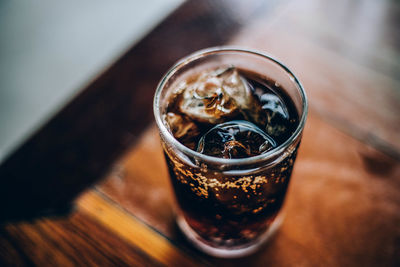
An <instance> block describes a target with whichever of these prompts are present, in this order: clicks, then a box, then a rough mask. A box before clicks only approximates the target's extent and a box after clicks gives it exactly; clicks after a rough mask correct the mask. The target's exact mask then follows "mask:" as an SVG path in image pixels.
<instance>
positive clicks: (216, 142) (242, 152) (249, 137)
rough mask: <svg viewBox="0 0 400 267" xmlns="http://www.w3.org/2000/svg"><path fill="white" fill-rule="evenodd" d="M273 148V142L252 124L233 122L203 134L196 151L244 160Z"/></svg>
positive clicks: (222, 124) (239, 121)
mask: <svg viewBox="0 0 400 267" xmlns="http://www.w3.org/2000/svg"><path fill="white" fill-rule="evenodd" d="M275 146H276V144H275V141H274V140H273V139H272V138H271V137H269V136H268V135H267V134H266V133H265V132H263V131H262V130H261V129H260V128H258V127H257V126H256V125H254V124H253V123H250V122H248V121H241V120H235V121H230V122H225V123H221V124H218V125H216V126H215V127H213V128H212V129H211V130H209V131H208V132H207V133H206V134H204V135H203V136H202V137H201V138H200V140H199V143H198V146H197V151H198V152H200V153H202V154H206V155H209V156H214V157H219V158H246V157H252V156H256V155H259V154H261V153H264V152H266V151H268V150H270V149H272V148H274V147H275Z"/></svg>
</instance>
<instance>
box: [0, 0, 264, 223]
mask: <svg viewBox="0 0 400 267" xmlns="http://www.w3.org/2000/svg"><path fill="white" fill-rule="evenodd" d="M232 4H234V5H232ZM236 4H238V5H239V1H234V2H232V1H211V0H207V1H200V2H199V1H188V2H186V3H185V4H183V6H181V7H180V8H179V9H178V10H177V11H176V12H174V13H173V14H172V15H171V16H170V17H169V18H167V19H166V20H165V21H164V22H163V23H162V24H161V25H160V26H159V27H157V28H156V29H155V30H154V31H153V32H152V33H150V34H149V35H148V36H147V37H146V38H144V39H143V40H142V41H141V42H139V43H138V44H137V45H136V46H135V47H133V48H132V49H131V50H129V51H128V52H127V53H126V54H125V55H124V56H123V57H122V58H121V59H120V60H118V61H117V62H116V63H115V64H114V65H113V66H112V67H110V68H109V69H108V70H107V71H105V73H103V74H102V75H101V76H100V77H99V78H98V79H96V80H95V81H94V82H93V83H92V84H91V85H89V86H88V88H86V89H85V90H84V91H83V92H82V93H81V94H80V95H79V96H77V97H76V98H75V99H74V100H73V101H72V102H71V103H70V104H68V105H67V107H66V108H64V109H63V110H62V111H61V112H60V113H59V114H57V115H56V116H55V117H54V118H53V119H52V120H51V121H50V122H49V123H48V124H47V125H46V126H44V127H43V128H42V129H41V130H39V131H38V132H37V133H36V134H35V135H34V136H33V137H32V138H30V139H29V140H28V141H27V142H26V143H25V144H24V145H23V146H22V147H21V148H20V149H18V150H17V151H16V152H15V153H14V154H13V155H11V156H10V157H9V158H8V159H7V160H6V161H5V162H4V163H3V164H2V165H1V166H0V211H1V212H0V222H1V221H5V220H17V219H21V218H29V217H35V216H39V215H46V214H49V213H53V212H54V210H58V211H59V212H65V211H68V209H69V204H68V203H69V202H70V201H71V200H72V199H73V198H74V197H75V196H76V195H77V194H78V193H79V192H81V191H82V190H83V189H84V188H86V187H87V186H88V185H89V184H91V183H93V182H94V181H96V180H97V179H99V178H100V177H101V176H102V175H103V174H104V173H105V171H106V170H107V169H108V168H109V166H110V164H111V163H112V162H113V161H115V160H116V159H117V157H118V156H120V155H121V153H122V152H123V151H125V150H126V149H127V148H128V147H129V146H130V145H131V144H132V143H134V142H135V140H136V138H137V136H138V135H139V134H140V133H141V131H142V129H143V127H144V126H145V125H147V123H148V122H149V121H151V119H152V98H153V93H154V90H155V87H156V85H157V82H158V81H159V79H160V78H161V76H162V74H163V73H164V72H165V71H166V70H167V69H168V68H169V67H170V66H171V65H172V64H173V63H174V62H175V61H176V60H178V59H179V58H181V57H183V56H184V55H186V54H188V53H190V52H192V51H194V50H198V49H200V48H204V47H208V46H214V45H220V44H223V43H226V42H227V41H228V40H229V39H230V38H231V36H232V35H233V34H234V33H235V32H237V30H238V29H239V28H240V26H241V25H242V23H244V22H245V21H247V20H250V19H251V18H252V17H253V15H254V14H256V13H257V12H258V10H259V8H260V7H262V8H263V10H266V9H268V8H269V6H270V5H271V4H266V3H264V2H263V1H259V0H253V1H249V2H248V3H246V5H244V4H240V7H241V9H240V10H238V9H237V8H236V7H235V5H236Z"/></svg>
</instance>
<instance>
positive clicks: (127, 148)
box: [0, 0, 400, 266]
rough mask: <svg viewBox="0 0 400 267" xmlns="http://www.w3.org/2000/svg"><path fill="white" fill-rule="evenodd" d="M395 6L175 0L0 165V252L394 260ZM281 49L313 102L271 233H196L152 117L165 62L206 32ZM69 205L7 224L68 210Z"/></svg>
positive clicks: (121, 262) (39, 261) (309, 0)
mask: <svg viewBox="0 0 400 267" xmlns="http://www.w3.org/2000/svg"><path fill="white" fill-rule="evenodd" d="M399 15H400V4H399V3H398V2H396V1H373V0H362V1H356V2H355V1H345V0H339V1H317V0H300V1H262V0H251V1H239V0H237V1H236V0H235V1H228V0H226V1H224V0H218V1H211V0H209V1H194V0H189V1H187V2H185V4H183V5H182V6H181V7H180V8H179V9H177V10H176V11H175V12H174V13H173V14H172V15H171V16H169V17H168V18H167V19H166V20H165V21H164V22H163V23H161V24H160V25H159V26H158V27H157V28H156V29H155V30H154V31H152V32H151V33H150V34H149V35H148V36H146V37H145V38H144V39H143V40H142V41H141V42H140V43H138V44H137V45H135V46H134V47H132V49H131V50H130V51H128V53H127V54H126V55H124V56H123V57H122V58H121V59H120V60H119V61H118V62H116V63H115V64H114V65H113V66H112V67H110V69H109V70H107V71H106V72H105V73H104V74H103V75H101V76H100V77H99V78H98V79H97V80H96V81H94V82H93V84H91V85H90V86H89V87H88V88H87V89H86V90H85V91H84V92H83V93H82V94H81V95H79V96H78V97H77V98H76V99H74V100H73V101H72V102H71V103H70V104H69V105H68V106H67V107H66V108H65V109H64V110H63V111H61V112H60V113H59V114H58V115H56V116H55V117H54V118H53V119H52V121H50V122H49V124H48V125H46V126H45V127H44V128H43V129H41V130H40V131H39V132H38V133H37V134H36V135H35V136H34V137H33V138H32V139H31V140H29V141H28V142H27V143H26V144H25V145H24V146H22V147H21V148H20V149H19V150H18V151H16V153H14V155H12V156H11V157H10V158H9V159H8V160H7V161H6V162H5V164H3V165H2V166H0V203H2V204H0V211H1V213H0V221H3V224H2V225H1V226H0V266H36V265H38V266H125V265H127V266H159V265H165V266H194V265H201V266H207V265H209V266H400V193H399V192H400V156H399V155H400V135H399V130H400V128H399V127H400V115H399V114H400V104H399V103H400V85H399V84H400V79H399V77H400V63H399V62H400V61H399V60H398V59H399V58H400V27H399V21H398V18H399ZM221 44H231V45H241V46H245V47H250V48H255V49H259V50H261V51H264V52H266V53H269V54H272V55H274V56H275V57H277V58H279V59H281V60H282V61H283V62H285V63H286V64H287V65H288V67H289V68H291V69H292V71H293V72H294V73H295V74H296V75H297V76H298V77H299V78H300V80H301V81H302V83H303V85H304V86H305V88H306V91H307V93H308V96H309V102H310V113H309V118H308V121H307V124H306V128H305V131H304V136H303V141H302V144H301V147H300V150H299V154H298V158H297V161H296V164H295V167H294V171H293V175H292V179H291V182H290V186H289V192H288V194H287V199H286V201H285V205H284V212H285V213H286V218H285V220H284V223H283V225H282V227H281V228H280V230H279V231H278V233H277V234H276V236H275V237H274V238H273V239H272V240H271V242H269V243H268V244H267V245H266V246H264V247H263V248H262V249H261V250H260V251H259V252H257V253H255V254H254V255H251V256H248V257H245V258H241V259H235V260H225V259H217V258H212V257H209V256H207V255H205V254H202V253H200V252H198V251H197V250H196V249H194V248H193V247H191V246H190V244H188V243H187V242H186V241H185V239H184V238H183V237H182V235H181V234H180V233H179V231H178V230H177V228H176V225H175V222H174V211H173V210H174V207H175V202H174V197H173V194H172V188H171V186H170V183H169V178H168V174H167V170H166V165H165V162H164V158H163V154H162V150H161V147H160V144H159V137H158V133H157V129H156V127H155V125H154V123H153V120H152V112H151V102H152V97H153V93H154V90H155V86H156V84H157V82H158V80H159V79H160V78H161V76H162V74H163V73H164V72H165V71H166V70H167V68H168V67H170V66H171V65H172V64H173V63H174V62H175V61H176V60H177V59H179V58H181V57H182V56H185V55H186V54H188V53H190V52H193V51H194V50H197V49H200V48H204V47H207V46H213V45H221ZM100 178H103V180H102V181H101V182H100V183H97V184H96V185H95V187H94V188H90V189H88V190H87V191H86V192H84V193H82V194H81V196H80V197H79V198H78V199H77V200H76V201H75V203H76V205H75V207H74V208H73V211H72V212H71V213H69V215H65V216H64V217H48V218H39V219H36V220H31V221H25V222H19V223H12V222H8V223H4V221H5V220H11V219H12V220H16V219H21V218H33V217H37V216H39V215H43V214H48V213H54V211H55V210H56V211H59V212H63V211H64V212H65V211H68V210H70V207H71V206H70V202H71V200H73V199H74V198H75V197H76V196H78V195H79V194H80V192H82V190H84V189H85V188H87V187H88V185H89V184H92V183H93V182H95V181H98V180H99V179H100Z"/></svg>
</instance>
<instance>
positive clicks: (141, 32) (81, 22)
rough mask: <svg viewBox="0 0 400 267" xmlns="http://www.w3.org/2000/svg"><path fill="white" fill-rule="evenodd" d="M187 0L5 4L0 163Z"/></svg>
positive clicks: (0, 44) (0, 18) (0, 20)
mask: <svg viewBox="0 0 400 267" xmlns="http://www.w3.org/2000/svg"><path fill="white" fill-rule="evenodd" d="M182 2H183V0H150V1H145V2H143V1H137V0H136V1H121V2H120V3H118V4H114V3H110V2H109V1H96V3H95V4H94V3H93V1H72V2H68V3H61V2H54V1H47V0H43V1H23V2H19V1H2V2H1V3H0V32H1V40H0V58H1V60H0V122H1V123H2V127H1V129H0V162H2V161H3V160H4V158H5V157H6V155H8V154H9V153H10V151H12V150H15V149H16V148H17V147H18V145H21V143H22V142H23V141H25V140H26V139H27V138H28V137H29V136H30V135H31V134H32V133H33V132H35V131H36V130H38V129H39V128H40V126H43V124H44V123H45V122H47V121H48V120H49V119H50V118H51V117H52V115H54V114H55V113H56V112H57V111H59V110H60V109H61V108H62V107H63V106H65V104H66V103H68V101H70V100H71V99H73V97H74V96H76V95H77V94H78V93H79V92H80V90H82V89H83V88H84V87H85V86H87V85H88V84H89V83H90V82H91V81H93V80H94V79H95V78H96V77H97V76H98V75H99V74H101V73H102V72H103V71H104V70H105V69H106V68H108V67H109V66H110V65H111V64H112V63H113V62H115V60H116V59H118V58H119V57H120V56H122V55H123V53H124V52H126V51H127V50H128V49H129V48H130V47H131V46H132V45H134V44H135V43H136V42H138V41H139V40H140V39H141V38H142V37H143V36H145V35H146V34H147V33H148V32H149V31H150V30H151V29H153V28H154V27H155V26H156V25H157V24H158V23H159V22H160V21H161V20H162V19H163V18H165V17H166V16H167V15H168V14H169V13H170V12H172V11H173V10H174V9H175V8H176V7H177V6H178V5H179V4H181V3H182Z"/></svg>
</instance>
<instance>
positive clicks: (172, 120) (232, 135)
mask: <svg viewBox="0 0 400 267" xmlns="http://www.w3.org/2000/svg"><path fill="white" fill-rule="evenodd" d="M278 92H279V93H278ZM164 120H165V121H166V124H167V125H168V127H169V129H170V131H171V133H172V134H173V135H174V137H175V138H176V139H177V140H178V141H180V142H181V143H182V144H183V145H185V146H187V147H188V148H190V149H192V150H196V151H197V152H200V153H202V154H206V155H209V156H214V157H220V158H245V157H252V156H256V155H259V154H262V153H265V152H268V151H269V150H271V149H273V148H275V147H276V146H279V145H280V144H282V143H283V142H285V141H286V140H287V139H288V138H289V137H290V136H291V135H292V134H293V133H294V131H295V130H296V127H297V125H298V120H299V119H298V114H297V112H296V109H295V107H294V105H293V103H292V101H291V100H290V98H289V97H288V96H287V95H286V94H285V93H284V91H283V90H282V88H280V87H279V85H278V84H277V83H275V82H274V81H272V80H269V79H266V78H262V77H260V76H257V75H255V74H253V73H250V72H246V71H244V70H241V69H237V68H235V67H228V68H218V69H212V70H208V71H204V72H202V73H200V74H197V75H194V76H192V77H189V78H188V79H186V80H185V81H183V82H181V83H180V84H179V85H178V86H177V88H176V89H175V92H174V94H172V96H171V97H170V101H169V104H168V107H167V112H166V114H165V115H164Z"/></svg>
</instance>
